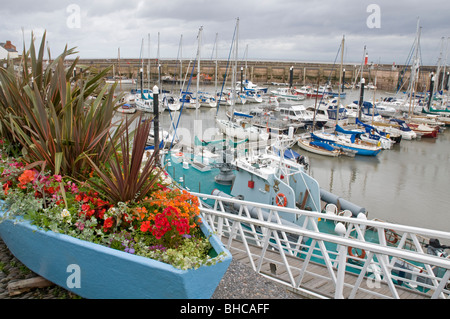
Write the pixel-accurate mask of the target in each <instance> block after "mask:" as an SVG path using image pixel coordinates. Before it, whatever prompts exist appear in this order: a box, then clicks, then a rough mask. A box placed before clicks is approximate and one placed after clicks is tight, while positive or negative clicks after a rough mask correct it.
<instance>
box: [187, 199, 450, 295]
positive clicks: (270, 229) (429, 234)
mask: <svg viewBox="0 0 450 319" xmlns="http://www.w3.org/2000/svg"><path fill="white" fill-rule="evenodd" d="M192 194H193V195H195V196H198V197H199V199H200V200H209V201H213V203H214V204H213V205H212V206H209V205H205V204H201V205H200V211H201V214H202V217H203V218H204V219H205V220H206V221H207V222H208V224H209V225H210V226H211V227H212V229H213V230H214V232H215V233H216V234H217V235H218V236H219V237H220V238H221V240H222V241H223V242H224V243H225V245H226V247H227V248H228V249H229V250H230V251H231V252H232V254H233V255H235V254H238V255H240V256H242V255H244V256H245V260H246V261H247V262H249V263H250V265H251V267H252V268H253V269H254V270H255V271H256V272H258V273H260V274H261V275H263V276H266V277H268V278H270V279H273V280H275V281H277V282H279V283H282V284H284V285H287V286H288V287H289V288H290V289H293V290H296V291H298V292H300V293H302V294H307V295H309V296H314V297H317V298H330V297H331V298H413V297H414V298H417V297H424V298H447V299H448V298H449V295H450V290H449V289H450V281H449V278H450V259H449V258H448V257H447V258H445V257H438V256H435V255H431V254H429V253H427V252H426V248H425V247H426V244H428V240H429V239H430V238H436V239H438V240H439V241H440V242H441V243H449V242H450V233H448V232H443V231H436V230H430V229H423V228H418V227H411V226H405V225H399V224H392V223H386V222H382V221H377V220H367V219H365V218H364V217H365V216H358V217H362V218H354V217H343V216H339V215H335V214H333V215H331V214H325V213H319V212H312V211H304V210H299V209H291V208H285V207H278V206H271V205H266V204H259V203H254V202H248V201H242V200H239V199H235V198H225V197H219V196H213V195H207V194H200V193H192ZM279 213H289V214H294V215H296V216H297V217H300V216H304V217H305V223H304V225H306V224H307V223H308V224H309V226H308V228H304V227H299V226H296V225H294V224H289V223H288V224H286V223H283V222H282V219H281V218H280V217H279ZM252 214H253V216H252ZM320 223H333V224H331V225H333V227H335V230H334V231H329V232H324V231H320V230H319V228H320V226H321V225H320ZM328 225H330V224H328ZM368 235H370V236H371V239H370V240H367V239H366V238H367V236H368ZM274 256H275V257H274ZM241 258H242V257H241ZM277 269H279V270H280V271H281V272H283V274H281V272H280V273H278V274H277V273H276V270H277ZM364 282H365V284H363V283H364ZM317 286H322V287H325V289H319V288H317Z"/></svg>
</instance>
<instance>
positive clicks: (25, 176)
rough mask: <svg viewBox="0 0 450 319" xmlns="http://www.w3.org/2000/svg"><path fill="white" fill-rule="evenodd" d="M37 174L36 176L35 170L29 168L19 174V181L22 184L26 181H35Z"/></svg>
mask: <svg viewBox="0 0 450 319" xmlns="http://www.w3.org/2000/svg"><path fill="white" fill-rule="evenodd" d="M35 176H36V172H35V171H32V170H30V169H27V170H26V171H24V172H23V173H22V175H20V176H19V182H20V183H21V184H26V183H29V182H32V181H34V178H35Z"/></svg>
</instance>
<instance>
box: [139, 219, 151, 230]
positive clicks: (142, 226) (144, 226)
mask: <svg viewBox="0 0 450 319" xmlns="http://www.w3.org/2000/svg"><path fill="white" fill-rule="evenodd" d="M149 228H150V222H149V221H148V220H147V221H145V222H143V223H142V224H141V232H144V233H145V232H146V231H147V230H149Z"/></svg>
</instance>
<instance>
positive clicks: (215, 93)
mask: <svg viewBox="0 0 450 319" xmlns="http://www.w3.org/2000/svg"><path fill="white" fill-rule="evenodd" d="M218 36H219V34H218V33H216V40H215V41H214V50H215V51H216V62H215V66H216V71H215V73H214V74H215V75H214V98H215V99H216V100H217V37H218Z"/></svg>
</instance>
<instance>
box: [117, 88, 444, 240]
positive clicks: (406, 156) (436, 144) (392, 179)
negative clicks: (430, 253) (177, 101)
mask: <svg viewBox="0 0 450 319" xmlns="http://www.w3.org/2000/svg"><path fill="white" fill-rule="evenodd" d="M213 90H214V88H212V89H211V88H210V91H211V92H212V91H213ZM373 94H374V93H373V91H368V92H366V94H365V100H369V101H372V100H373ZM388 95H391V94H389V93H386V92H377V93H376V96H375V98H380V97H384V96H388ZM358 98H359V92H358V91H347V97H346V98H345V99H344V100H342V103H343V104H349V103H351V102H352V101H354V100H358ZM300 103H303V104H305V105H308V104H314V100H309V99H308V100H305V101H303V102H300ZM252 106H255V104H249V103H248V104H246V105H244V106H237V107H236V110H248V109H249V108H250V107H252ZM225 109H226V107H224V106H221V107H220V108H219V111H218V117H219V118H225V111H226V110H225ZM215 114H216V109H210V108H205V107H201V108H200V109H199V110H192V109H185V110H183V112H182V116H181V118H180V121H179V124H178V128H179V129H180V132H181V133H182V132H183V131H184V132H185V134H186V133H187V134H189V133H188V132H190V133H191V134H192V135H193V132H196V133H197V135H199V133H200V134H201V133H202V132H203V135H202V136H203V138H204V139H205V140H208V137H209V133H206V132H210V131H211V129H212V128H214V127H215V121H214V116H215ZM121 116H123V115H121ZM172 118H173V119H174V120H175V121H176V120H177V119H178V115H176V114H172ZM170 120H171V117H170V115H169V112H167V111H164V113H163V114H162V116H161V124H160V126H161V127H163V128H164V129H168V128H169V125H170ZM175 123H176V122H175ZM294 149H295V150H296V151H297V152H299V153H301V154H303V155H305V156H306V157H307V159H308V162H309V164H310V165H309V169H308V170H309V174H310V175H311V176H313V177H314V178H315V179H316V180H317V181H318V182H319V184H320V186H321V187H322V188H324V189H326V190H328V191H331V192H332V193H334V194H336V195H339V196H341V197H343V198H345V199H347V200H349V201H351V202H354V203H355V204H357V205H359V206H362V207H365V208H366V210H367V211H368V216H369V219H375V218H376V219H381V220H384V221H389V222H395V223H400V224H405V225H411V226H418V227H424V228H431V229H436V230H442V231H450V167H449V164H450V128H447V130H445V131H444V132H443V133H441V134H439V136H438V138H436V139H430V138H422V139H421V140H415V141H406V140H402V141H401V143H400V144H397V145H394V147H393V148H392V149H391V150H383V151H382V152H380V153H379V154H378V155H377V156H376V157H363V156H356V157H355V158H350V157H345V156H344V157H339V158H329V157H325V156H320V155H316V154H312V153H308V152H305V151H303V150H300V148H298V147H297V146H295V147H294Z"/></svg>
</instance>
